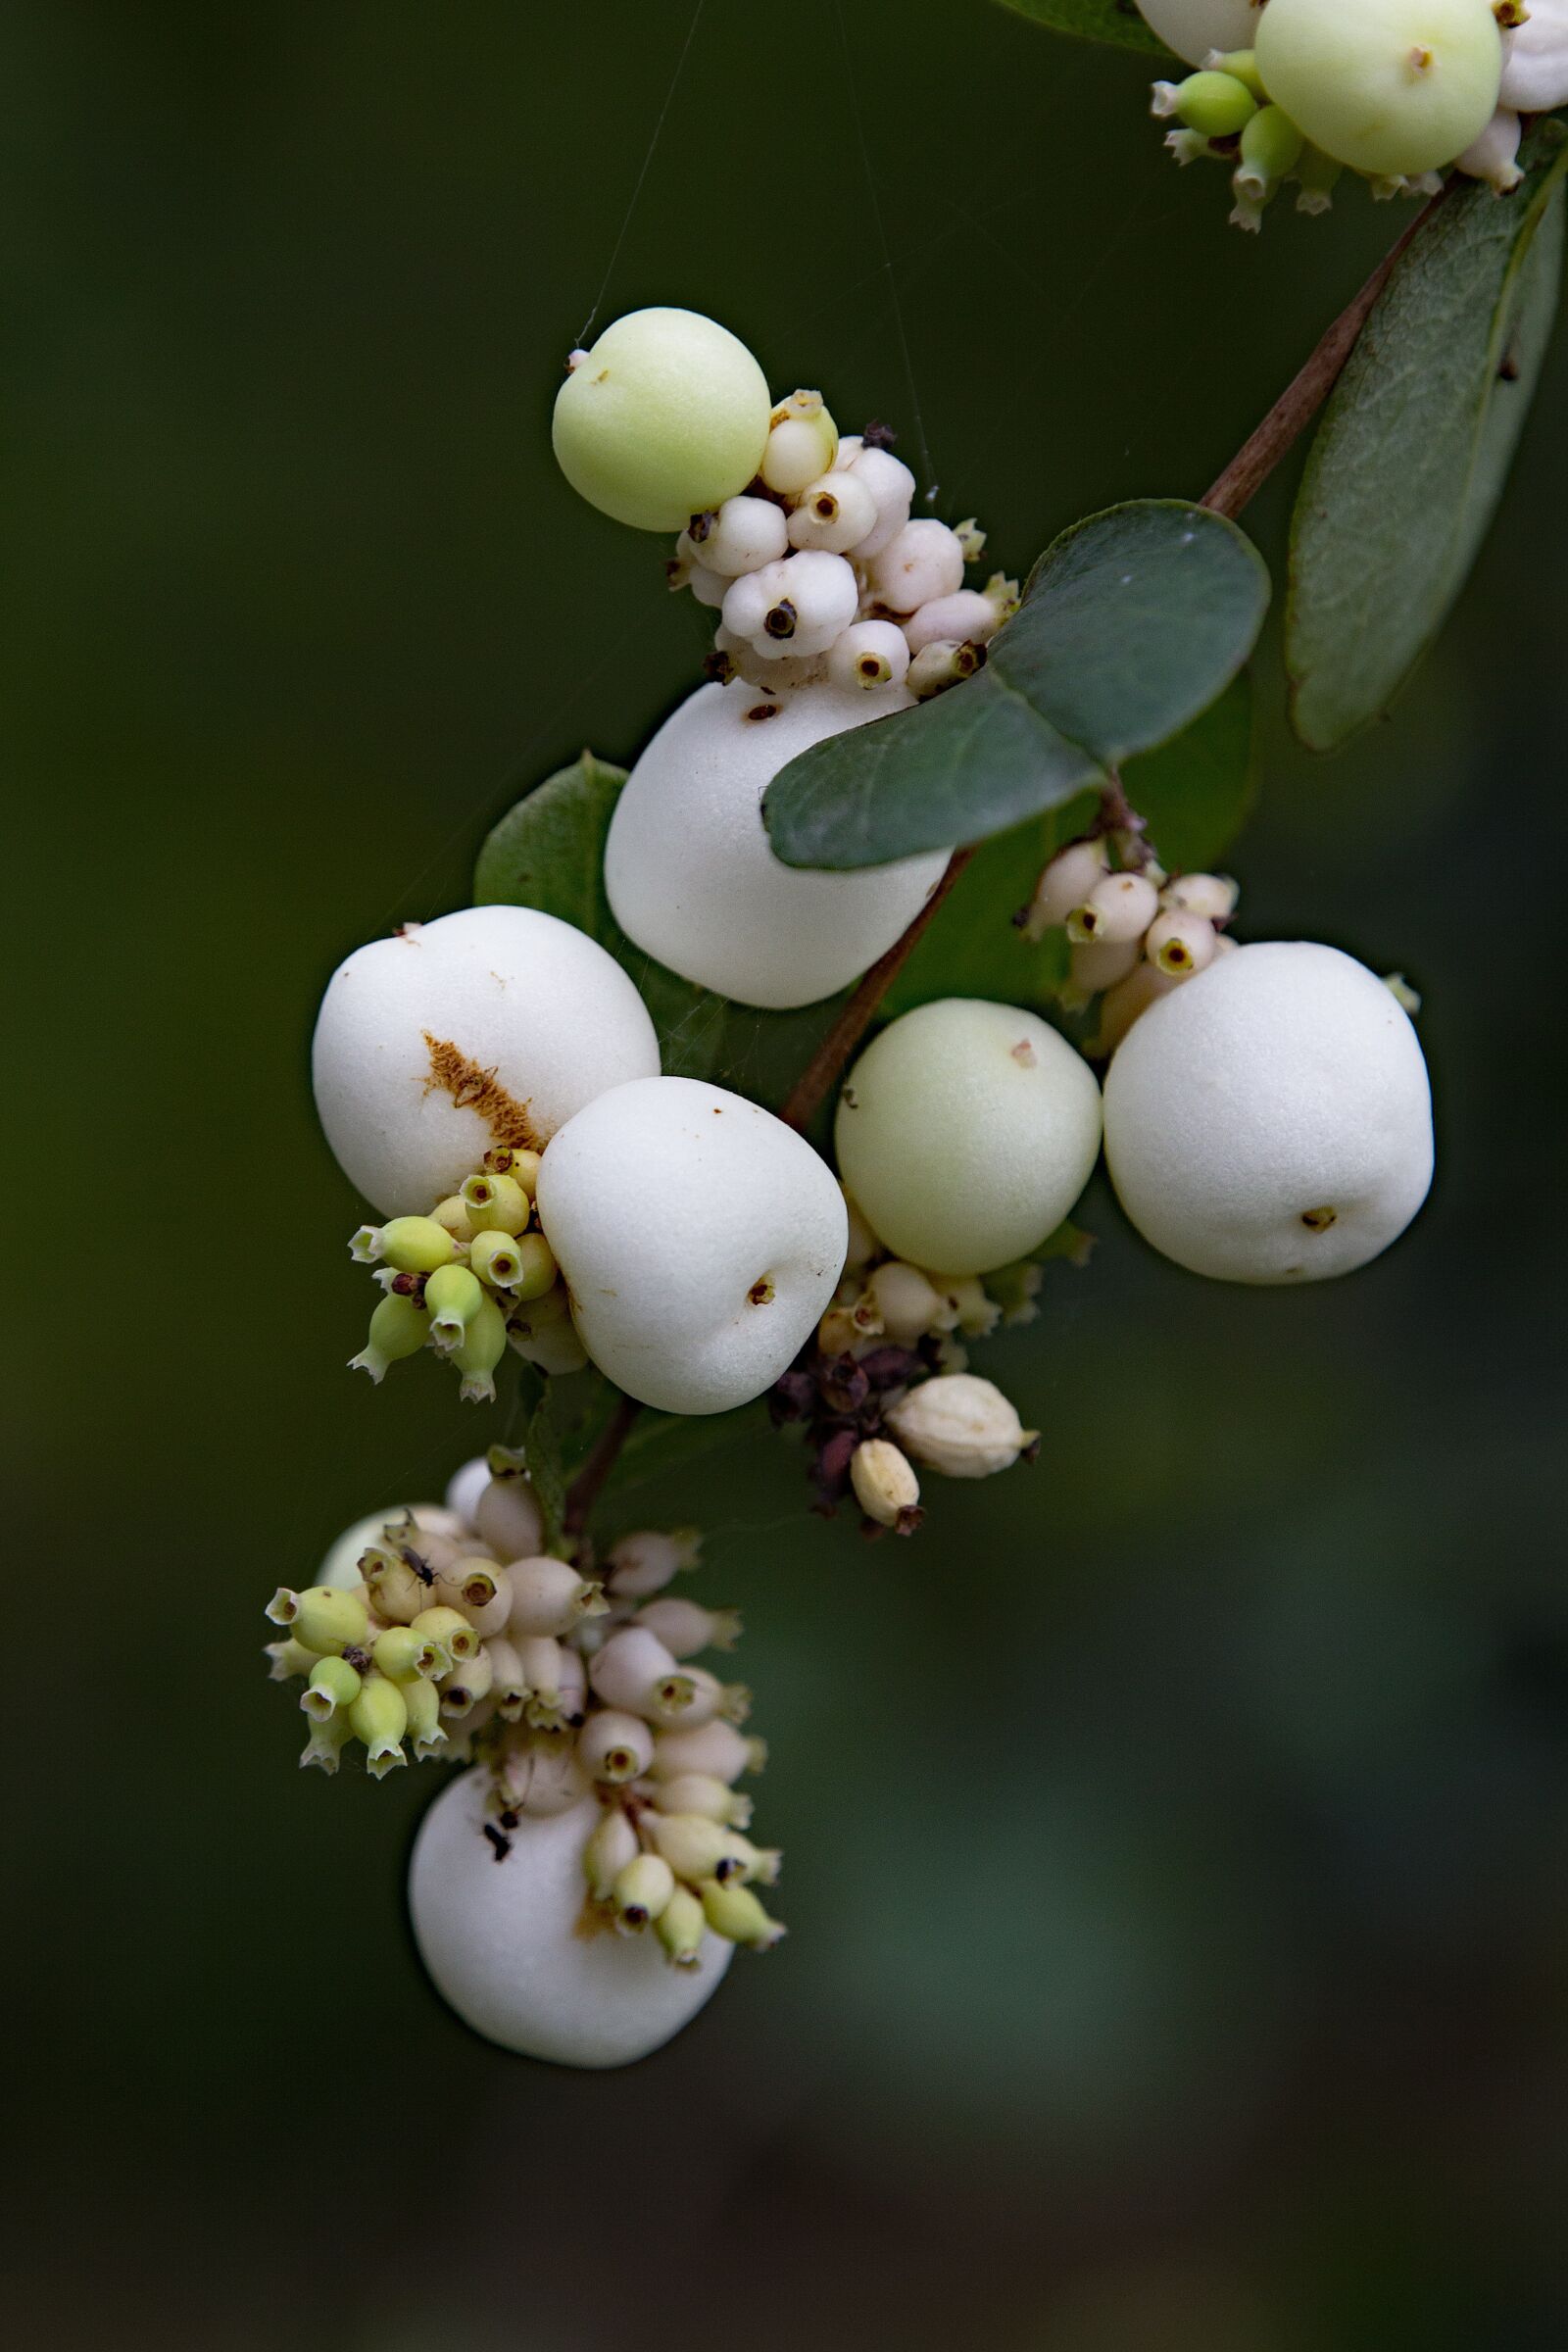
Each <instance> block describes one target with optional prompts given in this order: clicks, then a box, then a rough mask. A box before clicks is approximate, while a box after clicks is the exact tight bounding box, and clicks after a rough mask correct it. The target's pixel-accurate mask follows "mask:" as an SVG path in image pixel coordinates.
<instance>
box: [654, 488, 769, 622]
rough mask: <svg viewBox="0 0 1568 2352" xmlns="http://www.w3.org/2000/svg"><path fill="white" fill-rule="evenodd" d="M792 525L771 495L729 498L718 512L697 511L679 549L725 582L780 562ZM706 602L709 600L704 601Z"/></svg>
mask: <svg viewBox="0 0 1568 2352" xmlns="http://www.w3.org/2000/svg"><path fill="white" fill-rule="evenodd" d="M789 543H790V538H789V524H788V521H787V518H786V516H785V514H784V510H783V508H782V507H776V506H775V505H774V504H773V501H772V500H771V499H770V498H744V497H742V498H726V499H725V501H724V504H723V505H722V506H721V507H720V508H719V510H718V512H717V514H716V515H693V516H692V519H691V523H690V524H689V526H688V528H687V529H686V530H685V531H684V532H683V533H682V534H681V538H680V542H679V545H680V549H681V552H682V553H683V554H685V555H689V556H690V558H691V560H692V562H693V563H694V564H701V565H702V566H703V568H704V569H705V570H707V571H716V572H719V573H720V574H722V576H723V578H724V579H725V580H726V581H729V580H732V579H734V578H736V577H737V576H738V575H739V574H740V573H741V572H743V571H760V569H761V567H762V565H763V564H775V563H777V561H778V559H779V558H780V556H782V555H783V554H784V553H785V552H786V550H787V549H788V547H789ZM705 601H706V600H705Z"/></svg>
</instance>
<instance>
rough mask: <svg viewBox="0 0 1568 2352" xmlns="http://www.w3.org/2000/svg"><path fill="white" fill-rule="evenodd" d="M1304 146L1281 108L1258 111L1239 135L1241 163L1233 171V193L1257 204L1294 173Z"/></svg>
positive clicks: (1298, 133)
mask: <svg viewBox="0 0 1568 2352" xmlns="http://www.w3.org/2000/svg"><path fill="white" fill-rule="evenodd" d="M1305 144H1306V142H1305V140H1304V139H1303V138H1302V136H1301V134H1300V131H1299V129H1298V128H1297V126H1296V124H1295V123H1293V122H1292V121H1291V118H1290V116H1289V115H1288V114H1287V113H1286V112H1285V109H1284V107H1283V106H1263V107H1259V108H1258V111H1257V113H1256V114H1255V115H1254V116H1253V117H1252V119H1251V121H1250V123H1248V125H1247V128H1246V129H1245V130H1244V131H1243V132H1242V160H1241V162H1240V164H1239V165H1238V166H1237V170H1236V193H1237V195H1238V196H1240V197H1242V198H1243V199H1244V200H1248V199H1250V200H1251V201H1253V202H1256V203H1261V202H1263V200H1264V199H1265V198H1266V197H1267V196H1268V195H1269V194H1270V193H1271V192H1272V191H1273V190H1274V189H1275V188H1277V187H1278V186H1279V184H1280V181H1281V180H1282V179H1284V178H1285V176H1286V174H1287V173H1288V172H1294V171H1295V169H1296V167H1297V165H1298V163H1299V161H1300V156H1301V150H1302V148H1303V147H1304V145H1305Z"/></svg>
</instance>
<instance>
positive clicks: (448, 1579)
mask: <svg viewBox="0 0 1568 2352" xmlns="http://www.w3.org/2000/svg"><path fill="white" fill-rule="evenodd" d="M430 1597H431V1599H432V1600H433V1601H434V1602H435V1603H436V1605H437V1606H438V1607H441V1608H449V1609H461V1610H462V1612H463V1614H464V1616H465V1617H466V1619H467V1620H468V1623H469V1624H470V1625H471V1626H472V1628H473V1630H474V1632H475V1633H476V1634H478V1635H480V1636H481V1637H483V1638H488V1637H489V1636H490V1635H491V1634H499V1633H501V1632H502V1631H503V1630H504V1628H505V1626H506V1622H507V1618H508V1615H509V1614H510V1612H511V1608H512V1594H511V1593H510V1592H509V1590H508V1588H507V1582H506V1576H505V1572H504V1570H502V1569H501V1568H500V1567H498V1566H497V1564H496V1562H495V1561H494V1560H485V1559H477V1558H472V1557H470V1558H466V1559H461V1560H456V1561H454V1563H453V1565H452V1566H451V1567H450V1568H445V1569H443V1570H442V1571H441V1573H440V1574H439V1575H438V1576H437V1578H436V1580H435V1586H434V1589H433V1591H432V1593H431V1596H430Z"/></svg>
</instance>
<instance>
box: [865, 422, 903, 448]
mask: <svg viewBox="0 0 1568 2352" xmlns="http://www.w3.org/2000/svg"><path fill="white" fill-rule="evenodd" d="M898 438H899V436H898V434H897V433H896V432H895V431H894V430H893V427H892V425H891V424H883V423H882V422H881V420H880V419H879V418H877V417H873V418H872V419H871V422H870V423H869V424H868V425H867V426H866V428H865V430H864V432H863V433H862V434H861V435H860V440H861V442H862V444H863V446H864V447H865V448H866V449H892V448H893V447H894V446H895V445H896V443H897V441H898Z"/></svg>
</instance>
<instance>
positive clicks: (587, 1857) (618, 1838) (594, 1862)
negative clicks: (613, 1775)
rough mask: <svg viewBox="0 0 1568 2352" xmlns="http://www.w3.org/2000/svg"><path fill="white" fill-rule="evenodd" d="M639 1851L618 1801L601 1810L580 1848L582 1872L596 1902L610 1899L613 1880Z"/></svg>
mask: <svg viewBox="0 0 1568 2352" xmlns="http://www.w3.org/2000/svg"><path fill="white" fill-rule="evenodd" d="M641 1851H642V1848H641V1847H640V1846H639V1845H638V1843H637V1833H636V1831H635V1830H634V1829H633V1828H632V1826H631V1823H630V1822H629V1821H628V1820H627V1819H626V1816H625V1814H624V1813H623V1812H622V1811H621V1809H620V1807H619V1806H618V1805H612V1806H610V1807H609V1809H608V1810H607V1811H606V1812H604V1813H601V1815H600V1816H599V1826H598V1828H597V1829H596V1830H595V1831H594V1833H593V1836H592V1837H591V1838H589V1840H588V1842H587V1844H586V1845H585V1846H584V1847H583V1849H582V1867H583V1876H584V1877H585V1878H586V1879H587V1881H588V1892H589V1894H590V1895H591V1896H592V1898H593V1900H594V1901H595V1902H596V1903H608V1902H609V1901H610V1898H611V1895H612V1892H613V1888H614V1885H615V1881H616V1880H617V1879H618V1878H619V1876H620V1874H621V1872H622V1871H623V1870H624V1869H625V1868H626V1865H627V1864H628V1863H629V1862H635V1861H636V1859H637V1856H638V1854H639V1853H640V1852H641Z"/></svg>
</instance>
